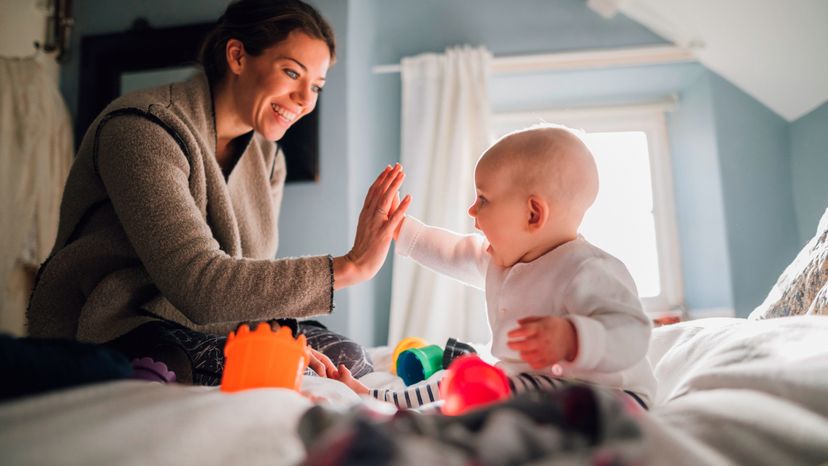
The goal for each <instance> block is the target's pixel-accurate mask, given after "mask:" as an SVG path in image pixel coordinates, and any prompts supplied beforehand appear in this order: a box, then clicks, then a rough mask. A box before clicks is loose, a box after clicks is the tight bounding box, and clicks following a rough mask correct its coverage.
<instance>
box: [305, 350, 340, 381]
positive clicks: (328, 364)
mask: <svg viewBox="0 0 828 466" xmlns="http://www.w3.org/2000/svg"><path fill="white" fill-rule="evenodd" d="M311 354H313V356H314V357H315V358H316V360H317V361H319V362H320V363H321V364H322V370H323V371H324V372H325V374H327V376H328V377H331V378H338V377H339V374H337V371H336V366H335V365H334V363H333V362H332V361H331V358H329V357H328V356H326V355H325V353H321V352H319V351H317V350H315V349H313V348H311ZM317 372H319V371H317Z"/></svg>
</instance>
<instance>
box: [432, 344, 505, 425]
mask: <svg viewBox="0 0 828 466" xmlns="http://www.w3.org/2000/svg"><path fill="white" fill-rule="evenodd" d="M510 395H511V390H510V389H509V379H508V378H506V374H505V373H504V372H503V371H502V370H501V369H498V368H497V367H494V366H492V365H491V364H487V363H485V362H483V360H482V359H480V358H479V357H477V356H476V355H467V356H461V357H459V358H457V359H455V360H454V362H452V363H451V366H449V368H448V371H446V375H445V377H443V380H442V382H441V383H440V396H441V398H442V399H443V402H444V404H443V408H442V410H443V414H446V415H449V416H456V415H458V414H463V413H465V412H466V411H468V410H470V409H473V408H478V407H480V406H484V405H487V404H490V403H494V402H496V401H500V400H505V399H507V398H509V396H510Z"/></svg>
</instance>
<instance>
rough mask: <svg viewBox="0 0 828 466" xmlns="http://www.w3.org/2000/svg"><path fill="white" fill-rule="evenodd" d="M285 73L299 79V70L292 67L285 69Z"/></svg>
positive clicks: (291, 77)
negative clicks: (296, 70)
mask: <svg viewBox="0 0 828 466" xmlns="http://www.w3.org/2000/svg"><path fill="white" fill-rule="evenodd" d="M285 74H286V75H288V77H289V78H290V79H299V73H297V72H295V71H293V70H291V69H287V70H285Z"/></svg>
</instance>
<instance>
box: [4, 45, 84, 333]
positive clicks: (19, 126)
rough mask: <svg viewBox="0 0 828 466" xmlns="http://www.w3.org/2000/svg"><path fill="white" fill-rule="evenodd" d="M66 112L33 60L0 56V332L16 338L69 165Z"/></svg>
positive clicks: (50, 234) (45, 251)
mask: <svg viewBox="0 0 828 466" xmlns="http://www.w3.org/2000/svg"><path fill="white" fill-rule="evenodd" d="M72 152H73V147H72V128H71V120H70V117H69V112H68V110H67V109H66V104H65V103H64V101H63V98H62V96H61V95H60V92H59V91H58V89H57V85H56V84H55V82H54V80H53V79H52V78H51V77H50V76H49V75H48V74H47V73H46V71H45V70H44V69H43V66H42V65H41V64H40V63H38V62H37V61H35V59H34V58H4V57H0V234H2V236H0V293H2V294H0V331H2V332H11V333H13V334H17V335H21V334H22V333H23V331H24V326H25V310H26V305H27V303H28V299H29V293H30V287H31V281H32V278H33V275H34V272H35V271H36V270H37V267H38V266H39V265H40V263H41V262H43V261H44V260H45V259H46V257H47V256H48V254H49V252H50V249H51V247H52V244H53V243H54V240H55V235H56V234H57V225H58V215H59V210H60V199H61V194H62V192H63V185H64V183H65V181H66V177H67V175H68V173H69V168H70V166H71V164H72Z"/></svg>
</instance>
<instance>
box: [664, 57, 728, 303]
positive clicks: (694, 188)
mask: <svg viewBox="0 0 828 466" xmlns="http://www.w3.org/2000/svg"><path fill="white" fill-rule="evenodd" d="M668 128H669V131H670V152H671V156H672V165H673V187H674V190H675V201H676V217H677V218H676V221H677V223H678V231H679V241H680V245H681V263H682V275H683V278H684V296H685V303H686V305H687V307H688V308H689V309H710V308H730V309H732V308H733V288H732V285H731V278H730V276H731V271H730V270H731V267H730V260H729V253H728V244H727V227H726V223H725V212H724V194H723V193H722V174H721V169H720V167H719V150H718V146H717V143H716V131H715V124H714V110H713V99H712V91H711V89H710V79H709V77H708V75H707V73H706V72H702V73H701V74H700V75H697V79H696V81H695V82H693V83H692V84H690V85H689V86H687V87H686V88H685V89H684V90H683V91H682V93H681V100H680V102H679V105H678V108H677V110H676V111H675V112H673V113H671V114H670V115H669V123H668Z"/></svg>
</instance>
